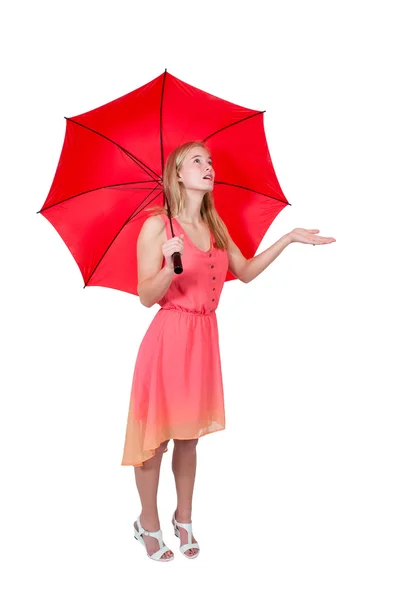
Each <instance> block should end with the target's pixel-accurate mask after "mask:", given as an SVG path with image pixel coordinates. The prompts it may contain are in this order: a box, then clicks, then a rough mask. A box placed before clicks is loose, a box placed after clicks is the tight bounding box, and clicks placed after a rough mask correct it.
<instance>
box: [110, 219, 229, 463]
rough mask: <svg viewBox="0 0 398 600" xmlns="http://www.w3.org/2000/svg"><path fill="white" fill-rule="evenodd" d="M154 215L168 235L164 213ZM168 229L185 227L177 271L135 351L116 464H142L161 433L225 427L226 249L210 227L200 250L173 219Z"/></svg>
mask: <svg viewBox="0 0 398 600" xmlns="http://www.w3.org/2000/svg"><path fill="white" fill-rule="evenodd" d="M161 217H162V219H163V222H164V223H165V225H166V233H167V238H168V239H170V238H171V237H172V234H171V230H170V222H169V218H168V217H167V216H166V215H161ZM173 228H174V235H176V236H177V235H180V234H181V233H184V254H183V256H182V257H181V259H182V266H183V272H182V273H181V274H180V275H176V274H174V277H173V280H172V282H171V285H170V287H169V289H168V290H167V292H166V294H165V296H164V297H163V298H161V300H160V301H159V304H160V306H161V308H160V309H159V311H158V312H157V313H156V315H155V316H154V318H153V320H152V322H151V323H150V325H149V327H148V329H147V331H146V333H145V336H144V338H143V340H142V342H141V345H140V347H139V350H138V354H137V359H136V363H135V368H134V375H133V383H132V388H131V396H130V406H129V411H128V418H127V428H126V437H125V444H124V451H123V459H122V465H134V466H137V467H138V466H142V464H143V462H144V461H146V460H148V459H149V458H151V457H152V456H154V454H155V449H156V448H158V447H159V446H160V444H161V442H163V441H165V440H169V439H179V440H187V439H193V438H199V437H201V436H203V435H206V434H208V433H212V432H213V431H219V430H221V429H225V414H224V394H223V383H222V373H221V360H220V350H219V340H218V327H217V317H216V312H215V310H216V308H217V306H218V301H219V298H220V295H221V291H222V289H223V286H224V282H225V276H226V274H227V270H228V254H227V251H226V250H220V249H218V248H216V247H214V241H215V240H214V237H213V234H212V233H211V232H210V235H211V248H210V250H208V251H204V250H200V249H199V248H198V247H197V246H196V245H195V244H194V243H193V242H192V240H191V239H190V238H189V237H188V235H187V234H186V233H185V231H184V230H183V228H182V227H181V225H180V224H179V223H178V222H177V221H176V219H174V218H173ZM164 264H165V259H163V263H162V267H163V265H164ZM165 452H167V449H166V450H165Z"/></svg>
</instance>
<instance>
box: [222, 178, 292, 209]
mask: <svg viewBox="0 0 398 600" xmlns="http://www.w3.org/2000/svg"><path fill="white" fill-rule="evenodd" d="M214 183H215V184H218V185H229V186H231V187H235V188H239V189H240V190H246V191H247V192H253V194H260V195H261V196H266V197H267V198H271V199H272V200H277V201H278V202H282V204H289V206H291V204H290V202H289V201H288V200H286V202H285V201H284V200H281V198H275V196H270V195H269V194H265V193H264V192H258V191H257V190H253V189H251V188H248V187H245V186H244V185H237V184H236V183H228V182H226V181H215V182H214Z"/></svg>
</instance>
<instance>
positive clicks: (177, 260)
mask: <svg viewBox="0 0 398 600" xmlns="http://www.w3.org/2000/svg"><path fill="white" fill-rule="evenodd" d="M171 258H172V259H173V265H174V273H176V274H177V275H180V273H182V272H183V268H182V264H181V254H180V253H179V252H174V254H172V255H171Z"/></svg>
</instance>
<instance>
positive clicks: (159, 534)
mask: <svg viewBox="0 0 398 600" xmlns="http://www.w3.org/2000/svg"><path fill="white" fill-rule="evenodd" d="M137 525H138V534H139V535H141V536H142V535H150V536H151V537H154V538H156V539H157V540H158V542H159V546H161V544H163V539H162V530H161V529H158V531H147V530H146V529H144V528H143V526H142V525H141V521H140V517H137Z"/></svg>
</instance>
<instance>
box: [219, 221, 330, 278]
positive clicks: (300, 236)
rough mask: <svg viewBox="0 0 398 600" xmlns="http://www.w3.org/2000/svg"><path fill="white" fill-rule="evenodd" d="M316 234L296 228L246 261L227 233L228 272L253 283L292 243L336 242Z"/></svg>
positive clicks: (314, 231)
mask: <svg viewBox="0 0 398 600" xmlns="http://www.w3.org/2000/svg"><path fill="white" fill-rule="evenodd" d="M318 233H319V229H303V228H302V227H296V228H295V229H293V230H292V231H290V233H286V234H285V235H283V236H282V237H281V238H280V239H279V240H278V241H277V242H275V244H273V245H272V246H270V247H269V248H267V249H266V250H264V252H261V254H257V256H253V258H249V259H246V258H245V257H244V256H243V254H242V253H241V251H240V250H239V248H238V246H237V245H236V244H235V243H234V242H233V240H232V238H231V236H230V235H229V233H228V262H229V270H230V271H231V273H233V274H234V275H235V276H236V277H238V279H240V280H241V281H243V282H244V283H249V281H253V279H255V278H256V277H257V275H260V273H262V272H263V271H264V269H266V268H267V267H268V265H270V264H271V263H272V261H274V260H275V258H276V257H277V256H279V255H280V253H281V252H282V250H284V249H285V248H286V246H288V245H289V244H291V243H293V242H300V243H302V244H313V245H314V246H315V245H319V244H331V243H332V242H335V241H336V239H335V238H334V237H323V236H320V235H317V234H318Z"/></svg>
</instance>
